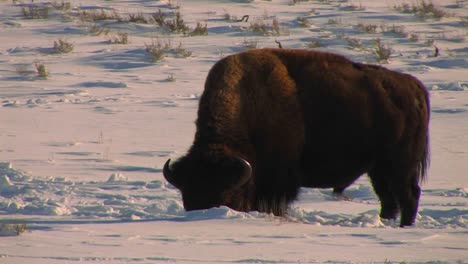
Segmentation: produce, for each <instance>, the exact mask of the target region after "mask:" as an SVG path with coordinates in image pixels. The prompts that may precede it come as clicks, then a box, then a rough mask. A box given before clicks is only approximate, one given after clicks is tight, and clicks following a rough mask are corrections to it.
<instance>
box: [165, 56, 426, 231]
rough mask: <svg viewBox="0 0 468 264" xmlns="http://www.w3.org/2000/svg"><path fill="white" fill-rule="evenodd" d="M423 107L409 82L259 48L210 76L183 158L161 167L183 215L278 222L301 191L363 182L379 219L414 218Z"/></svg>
mask: <svg viewBox="0 0 468 264" xmlns="http://www.w3.org/2000/svg"><path fill="white" fill-rule="evenodd" d="M429 114H430V110H429V99H428V93H427V91H426V89H425V87H424V86H423V84H422V83H421V82H420V81H419V80H417V79H416V78H414V77H413V76H411V75H408V74H403V73H399V72H396V71H392V70H388V69H386V68H384V67H381V66H376V65H367V64H362V63H357V62H353V61H350V60H349V59H347V58H345V57H343V56H340V55H336V54H332V53H325V52H318V51H307V50H292V49H257V50H250V51H246V52H242V53H238V54H234V55H230V56H227V57H225V58H223V59H221V60H220V61H219V62H217V63H216V64H215V65H214V66H213V68H212V69H211V70H210V72H209V74H208V77H207V79H206V83H205V89H204V92H203V94H202V95H201V98H200V102H199V108H198V118H197V121H196V133H195V139H194V142H193V144H192V146H191V148H190V149H189V150H188V153H187V154H186V155H184V156H183V157H181V158H180V159H178V160H177V161H174V162H171V160H170V159H169V160H168V161H167V162H166V164H165V165H164V169H163V174H164V177H165V178H166V180H167V181H169V182H170V183H171V184H173V185H174V186H175V187H177V188H178V189H179V190H180V191H181V193H182V199H183V203H184V208H185V209H186V210H197V209H206V208H210V207H216V206H221V205H225V206H228V207H230V208H232V209H235V210H239V211H254V210H256V211H260V212H268V213H273V214H275V215H284V214H285V212H286V209H287V206H288V204H289V203H291V202H292V201H294V200H295V199H296V198H297V196H298V192H299V189H300V188H301V187H312V188H335V191H338V192H339V191H342V190H343V189H344V188H346V187H347V186H349V185H350V184H351V183H353V182H354V181H355V180H356V179H357V178H358V177H360V176H361V175H362V174H364V173H367V174H368V175H369V177H370V180H371V182H372V185H373V188H374V190H375V192H376V194H377V196H378V198H379V199H380V203H381V210H380V216H381V217H382V218H384V219H395V218H396V217H397V215H398V213H399V212H400V214H401V216H400V226H402V227H403V226H408V225H412V224H413V223H414V221H415V217H416V213H417V209H418V203H419V196H420V187H419V183H420V182H421V181H423V179H424V178H425V173H426V168H427V165H428V155H429V148H428V140H429V135H428V125H429Z"/></svg>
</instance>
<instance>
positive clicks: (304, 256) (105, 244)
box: [0, 0, 468, 264]
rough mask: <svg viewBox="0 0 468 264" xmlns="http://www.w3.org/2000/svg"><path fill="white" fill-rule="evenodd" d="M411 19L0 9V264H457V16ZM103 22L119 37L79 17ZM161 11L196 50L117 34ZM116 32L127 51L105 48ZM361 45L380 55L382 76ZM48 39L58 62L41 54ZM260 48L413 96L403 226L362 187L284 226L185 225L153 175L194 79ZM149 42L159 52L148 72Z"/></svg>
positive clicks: (193, 216) (328, 198) (295, 10)
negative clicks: (418, 121) (413, 157)
mask: <svg viewBox="0 0 468 264" xmlns="http://www.w3.org/2000/svg"><path fill="white" fill-rule="evenodd" d="M68 3H70V9H67V8H66V7H67V6H66V5H67V4H68ZM419 3H420V2H416V1H399V0H386V1H384V0H379V1H377V0H376V1H346V0H310V1H307V0H297V1H292V0H272V1H264V0H255V1H241V0H237V1H235V0H217V1H215V0H186V1H182V0H179V1H155V0H145V1H143V0H140V1H137V0H134V1H132V0H127V1H123V0H112V1H101V0H89V1H88V0H82V1H75V0H72V1H56V2H46V1H34V2H33V3H31V2H29V1H24V2H21V1H0V235H1V237H0V263H8V264H10V263H15V264H16V263H28V264H30V263H31V264H36V263H161V262H176V263H194V262H196V263H324V262H327V263H400V262H405V263H468V229H467V228H468V226H467V222H468V194H467V192H468V150H467V149H468V59H467V58H468V44H467V34H468V33H467V23H468V20H467V19H468V18H467V17H468V2H467V1H466V0H461V1H460V0H458V1H456V0H434V4H435V6H436V8H437V9H439V10H443V11H445V12H446V15H445V16H444V17H442V18H440V19H437V18H434V17H432V15H430V14H429V15H426V17H422V15H419V16H418V15H415V14H413V13H410V12H401V11H400V10H397V8H395V7H399V8H400V9H402V8H403V7H404V5H405V4H409V7H410V9H411V6H412V5H415V6H418V5H420V4H419ZM426 3H427V2H426ZM45 9H47V10H48V16H47V17H46V18H33V19H31V18H28V16H32V15H40V12H41V11H42V12H43V11H44V10H45ZM23 10H24V13H23ZM103 10H105V11H103ZM159 10H161V13H158V12H159ZM114 11H115V12H114ZM103 12H104V14H106V15H107V16H111V15H112V14H114V15H115V14H119V15H120V19H121V21H117V20H116V19H115V17H114V18H112V19H110V20H98V21H91V18H89V14H94V15H95V17H98V16H99V14H102V13H103ZM175 12H180V14H181V16H182V19H183V20H184V23H185V24H186V25H187V26H188V27H190V28H191V29H190V30H188V32H191V31H192V30H193V29H194V28H195V27H196V25H197V22H201V24H202V25H205V24H206V25H207V29H208V35H203V36H184V34H181V33H168V30H167V29H166V28H165V27H161V26H158V25H157V24H156V23H155V22H154V21H148V22H149V23H147V24H144V23H137V22H128V20H129V17H130V15H132V16H134V17H137V16H138V15H142V16H143V17H145V18H147V20H150V19H149V18H150V16H151V14H158V15H159V17H161V16H165V17H166V19H167V20H168V21H169V20H170V19H173V14H174V13H175ZM244 15H249V20H248V21H247V22H246V21H245V20H244V21H240V20H241V18H242V17H243V16H244ZM275 21H277V22H278V27H277V28H275V27H274V25H275V23H276V22H275ZM255 25H257V26H259V27H260V28H263V29H264V32H263V33H262V32H254V31H253V27H254V26H255ZM99 31H100V32H99ZM106 31H109V33H108V34H107V35H106ZM96 32H98V33H96ZM118 32H121V33H128V40H129V43H128V44H111V43H109V40H110V39H114V38H116V37H117V36H118V35H117V34H118ZM99 33H101V34H99ZM378 38H379V39H380V40H381V43H383V44H384V46H386V47H389V48H391V50H392V53H391V55H390V58H389V59H388V61H386V62H384V61H378V60H377V59H376V55H375V46H374V45H375V44H374V43H375V39H378ZM59 39H62V40H64V41H65V42H68V43H71V44H73V51H72V52H70V53H56V52H54V49H53V47H54V42H58V40H59ZM275 40H276V41H279V42H281V45H282V46H283V47H284V48H306V49H317V50H323V51H330V52H335V53H339V54H343V55H345V56H347V57H349V58H351V59H353V60H356V61H360V62H367V63H375V64H377V63H382V64H384V66H386V67H388V68H390V69H394V70H397V71H402V72H406V73H410V74H412V75H414V76H416V77H418V78H419V79H421V80H422V81H423V83H424V84H425V85H426V86H427V88H428V90H430V94H431V103H432V116H431V128H430V132H431V167H430V169H429V173H428V174H429V175H428V181H427V182H426V183H425V184H424V185H423V186H422V187H423V193H422V197H421V205H420V211H419V215H418V219H417V223H416V225H415V226H414V227H409V228H403V229H402V228H399V227H397V223H394V222H392V221H381V220H380V219H379V217H378V210H379V202H378V200H377V198H376V196H375V194H374V192H373V189H372V187H371V186H370V184H369V182H368V179H367V177H366V176H363V177H362V178H361V179H359V180H358V181H357V182H356V183H355V184H354V185H352V186H351V187H350V188H349V189H347V190H346V192H345V194H346V195H347V196H349V197H350V198H351V200H345V201H344V200H338V199H336V198H335V197H334V196H333V195H332V192H331V190H319V189H303V190H302V192H301V197H300V199H299V200H298V201H297V202H296V203H295V204H293V206H292V207H291V209H290V211H289V216H288V217H287V218H277V217H273V216H271V215H265V214H261V213H257V212H251V213H240V212H236V211H233V210H231V209H229V208H226V207H220V208H213V209H209V210H202V211H193V212H185V211H184V209H183V206H182V204H181V198H180V194H179V192H178V191H177V189H175V188H174V187H173V186H171V185H170V184H168V183H167V182H166V181H165V180H164V178H163V176H162V170H161V168H162V166H163V164H164V162H165V161H166V160H167V159H168V158H177V157H179V156H180V155H183V154H184V152H185V151H186V150H187V148H188V147H189V146H190V144H191V142H192V140H193V134H194V131H195V126H194V120H195V118H196V109H197V103H198V98H199V95H200V94H201V92H202V89H203V83H204V79H205V77H206V74H207V72H208V70H209V69H210V67H211V66H212V65H213V64H214V63H215V62H216V61H217V60H219V59H220V58H222V57H224V56H226V55H229V54H232V53H235V52H239V51H242V50H245V49H247V48H251V47H252V46H256V47H257V48H263V47H276V46H277V44H276V43H275ZM153 43H154V44H158V43H160V44H161V45H163V46H164V45H167V46H170V47H171V48H172V50H171V51H170V52H168V53H167V54H166V56H165V57H164V58H163V59H162V60H161V61H157V62H153V61H152V58H151V56H150V55H149V53H148V52H147V51H146V50H145V49H146V46H148V45H151V44H153ZM184 49H185V50H184ZM436 53H438V54H437V56H435V55H436ZM35 63H36V64H37V65H39V64H43V65H45V67H46V72H47V75H48V76H47V78H41V77H39V76H38V73H37V71H36V68H35V65H34V64H35ZM11 223H26V227H27V230H26V232H24V233H22V234H21V235H19V236H16V235H15V230H11V229H10V227H11V226H10V225H8V224H11Z"/></svg>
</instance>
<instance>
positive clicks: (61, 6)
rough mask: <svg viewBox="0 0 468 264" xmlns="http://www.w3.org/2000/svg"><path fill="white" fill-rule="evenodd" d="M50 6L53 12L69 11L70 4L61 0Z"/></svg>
mask: <svg viewBox="0 0 468 264" xmlns="http://www.w3.org/2000/svg"><path fill="white" fill-rule="evenodd" d="M51 5H52V7H53V8H54V9H55V10H61V11H67V10H70V9H71V3H70V2H65V1H63V0H62V1H60V2H57V1H54V2H53V3H52V4H51Z"/></svg>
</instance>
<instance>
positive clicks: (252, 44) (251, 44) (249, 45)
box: [242, 39, 258, 49]
mask: <svg viewBox="0 0 468 264" xmlns="http://www.w3.org/2000/svg"><path fill="white" fill-rule="evenodd" d="M242 46H244V47H245V48H246V49H256V48H257V47H258V41H257V40H247V39H244V42H242Z"/></svg>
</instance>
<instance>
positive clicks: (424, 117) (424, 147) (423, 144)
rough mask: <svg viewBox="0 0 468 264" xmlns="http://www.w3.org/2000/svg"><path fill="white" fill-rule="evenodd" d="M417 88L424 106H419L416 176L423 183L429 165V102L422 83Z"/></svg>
mask: <svg viewBox="0 0 468 264" xmlns="http://www.w3.org/2000/svg"><path fill="white" fill-rule="evenodd" d="M419 88H420V89H421V90H422V93H423V94H424V98H423V99H424V105H422V106H421V109H420V110H421V111H420V117H421V126H420V131H419V133H418V136H419V147H420V152H419V153H420V156H419V162H418V168H417V169H418V174H419V180H420V181H421V182H424V181H426V180H427V169H428V167H429V163H430V148H429V118H430V112H431V110H430V109H431V107H430V102H429V93H428V92H427V90H426V88H425V87H424V85H423V84H422V83H420V82H419Z"/></svg>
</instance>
